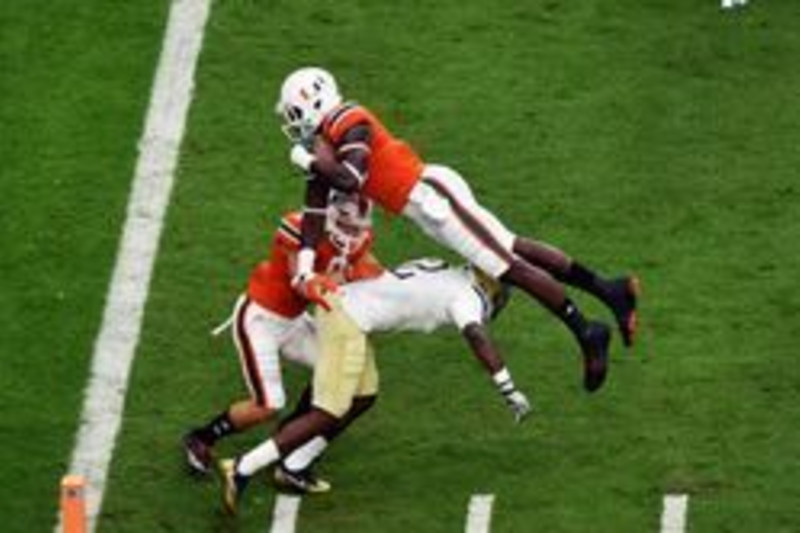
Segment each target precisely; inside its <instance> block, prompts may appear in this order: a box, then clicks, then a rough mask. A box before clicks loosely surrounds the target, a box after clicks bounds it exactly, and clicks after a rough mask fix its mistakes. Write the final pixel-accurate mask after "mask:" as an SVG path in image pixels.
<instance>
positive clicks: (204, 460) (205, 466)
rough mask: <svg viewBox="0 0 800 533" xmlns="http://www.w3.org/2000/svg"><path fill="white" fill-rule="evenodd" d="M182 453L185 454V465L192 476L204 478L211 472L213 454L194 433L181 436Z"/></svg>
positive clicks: (209, 447)
mask: <svg viewBox="0 0 800 533" xmlns="http://www.w3.org/2000/svg"><path fill="white" fill-rule="evenodd" d="M183 451H184V453H185V454H186V465H187V466H188V467H189V470H190V471H191V472H192V473H193V474H197V475H200V476H206V475H208V474H209V472H211V463H212V462H213V460H214V454H213V453H212V452H211V446H209V445H208V444H206V443H205V442H203V441H202V440H201V439H200V438H199V437H198V436H197V435H196V434H195V432H194V431H190V432H189V433H187V434H186V435H184V436H183Z"/></svg>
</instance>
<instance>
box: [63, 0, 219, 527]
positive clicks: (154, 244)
mask: <svg viewBox="0 0 800 533" xmlns="http://www.w3.org/2000/svg"><path fill="white" fill-rule="evenodd" d="M209 10H210V0H174V1H173V2H172V5H171V6H170V12H169V21H168V23H167V29H166V33H165V36H164V43H163V45H162V49H161V57H160V58H159V62H158V67H157V70H156V76H155V80H154V83H153V89H152V94H151V96H150V106H149V109H148V113H147V118H146V122H145V126H144V133H143V135H142V138H141V140H140V142H139V159H138V161H137V164H136V171H135V175H134V179H133V185H132V189H131V196H130V199H129V200H128V208H127V218H126V220H125V227H124V228H123V233H122V240H121V241H120V245H119V249H118V250H117V259H116V264H115V266H114V273H113V274H112V278H111V284H110V286H109V289H108V294H107V295H106V305H105V309H104V311H103V321H102V324H101V326H100V332H99V333H98V335H97V338H96V339H95V344H94V353H93V355H92V368H91V375H90V377H89V383H88V385H87V388H86V391H85V393H84V394H85V396H84V404H83V412H82V414H81V419H80V427H79V428H78V434H77V437H76V444H75V449H74V450H73V455H72V462H71V463H70V466H69V473H71V474H79V475H83V476H85V478H86V511H87V517H88V522H89V523H88V527H89V531H94V529H95V527H96V522H97V515H98V513H99V511H100V507H101V505H102V501H103V490H104V488H105V483H106V474H107V471H108V465H109V463H110V461H111V454H112V451H113V448H114V440H115V438H116V435H117V432H118V430H119V427H120V418H121V416H122V413H123V407H124V403H125V391H126V389H127V386H128V375H129V373H130V367H131V362H132V360H133V356H134V353H135V351H136V345H137V343H138V340H139V330H140V329H141V323H142V314H143V310H144V305H145V301H146V300H147V292H148V289H149V285H150V276H151V274H152V271H153V263H154V261H155V257H156V252H157V251H158V241H159V237H160V235H161V228H162V225H163V218H164V213H165V211H166V209H167V205H168V204H169V197H170V192H171V190H172V183H173V181H174V171H175V167H176V164H177V159H178V150H179V148H180V144H181V139H182V138H183V131H184V128H185V125H186V114H187V111H188V109H189V102H190V101H191V98H192V90H193V87H194V72H195V66H196V64H197V57H198V55H199V52H200V47H201V44H202V41H203V31H204V28H205V23H206V20H207V18H208V14H209ZM60 529H61V524H60V521H59V525H58V526H57V531H60Z"/></svg>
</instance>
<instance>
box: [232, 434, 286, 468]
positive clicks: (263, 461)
mask: <svg viewBox="0 0 800 533" xmlns="http://www.w3.org/2000/svg"><path fill="white" fill-rule="evenodd" d="M280 456H281V454H280V453H279V452H278V447H277V446H276V445H275V441H274V440H272V439H269V440H268V441H266V442H263V443H261V444H259V445H258V446H256V447H255V448H253V449H252V450H250V451H249V452H247V453H246V454H244V455H243V456H242V458H241V459H239V465H238V467H237V468H236V471H237V472H238V473H239V474H243V475H245V476H252V475H253V474H255V473H256V472H258V471H259V470H261V469H262V468H264V467H265V466H269V465H270V464H272V463H274V462H275V461H277V460H278V459H279V458H280Z"/></svg>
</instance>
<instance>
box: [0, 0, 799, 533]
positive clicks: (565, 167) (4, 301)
mask: <svg viewBox="0 0 800 533" xmlns="http://www.w3.org/2000/svg"><path fill="white" fill-rule="evenodd" d="M106 4H107V3H105V2H101V1H99V0H83V1H82V2H80V3H76V2H66V1H51V2H43V1H27V2H21V1H11V2H6V3H4V5H3V7H1V8H0V29H1V30H2V31H0V128H2V130H0V131H1V132H2V141H3V142H2V143H0V161H2V162H3V164H2V167H0V168H1V169H2V170H0V187H2V189H1V192H2V194H0V221H1V223H0V244H2V250H3V252H2V254H0V274H1V275H0V291H1V294H2V297H0V317H2V350H1V353H0V364H2V371H0V391H1V392H0V405H2V413H3V416H2V417H1V418H0V438H1V439H2V446H0V464H2V465H3V466H2V467H1V468H0V513H2V516H3V520H4V524H3V527H2V529H3V530H4V531H9V532H23V531H25V532H27V531H44V530H48V529H52V526H53V524H54V519H55V515H56V508H57V494H58V481H59V478H60V476H61V475H62V474H64V473H65V470H66V468H67V465H68V462H69V458H70V453H71V449H72V446H73V444H74V434H75V430H76V428H77V424H78V417H79V412H80V407H81V400H82V390H83V387H84V385H85V382H86V374H87V369H88V365H89V363H90V361H89V359H90V356H91V350H92V344H93V342H94V337H95V335H96V333H97V330H98V327H99V322H100V316H101V312H102V307H103V303H104V298H105V291H106V289H107V286H108V282H109V277H110V272H111V268H112V265H113V260H114V254H115V251H116V246H117V243H118V238H119V233H120V228H121V224H122V221H123V219H124V209H125V203H126V201H127V194H128V190H129V186H130V180H131V176H132V174H133V167H134V163H135V160H136V156H137V151H136V143H137V140H138V137H139V135H140V134H141V127H142V123H143V117H144V115H145V111H146V106H147V101H148V97H149V91H150V84H151V82H152V78H153V71H154V68H155V62H156V59H157V55H158V50H159V47H160V44H161V38H162V31H163V26H164V21H165V17H166V13H167V7H168V4H167V3H166V2H159V3H155V4H154V3H147V2H144V3H143V2H132V3H124V5H123V4H119V5H115V6H114V7H113V8H111V7H109V6H107V5H106ZM150 4H153V5H150ZM798 57H800V4H797V3H794V2H788V1H784V2H778V1H773V2H767V1H766V0H764V1H759V0H752V5H751V6H750V8H749V9H747V10H746V11H744V12H740V13H727V14H722V13H720V12H719V9H718V6H717V4H716V3H715V2H714V1H708V2H698V1H694V0H692V1H690V0H672V1H666V0H653V1H651V2H636V1H633V0H619V1H616V2H603V1H600V0H586V1H584V2H566V1H558V0H536V1H532V2H525V3H519V2H510V1H501V2H491V1H488V0H481V1H474V2H468V3H467V2H457V1H454V0H442V1H438V2H424V1H413V2H397V3H389V2H366V1H358V2H338V3H334V2H305V1H294V2H288V1H282V0H280V1H279V0H276V1H271V2H264V1H256V0H218V1H217V2H216V3H215V5H214V7H213V10H212V14H211V19H210V20H209V23H208V26H207V28H206V36H205V44H204V49H203V53H202V56H201V59H200V63H199V67H198V75H197V88H196V92H195V98H194V101H193V103H192V108H191V113H190V117H189V123H188V125H187V133H186V137H185V138H184V142H183V147H182V152H181V159H180V168H179V171H178V176H177V183H176V187H175V189H174V191H173V195H172V203H171V206H170V209H169V212H168V218H167V220H166V228H165V232H164V234H163V236H162V242H161V249H160V254H159V257H158V261H157V264H156V270H155V274H154V278H153V283H152V286H151V288H150V296H149V300H148V305H147V310H146V316H145V321H144V325H143V330H142V337H141V339H140V345H139V349H138V353H137V359H136V361H135V365H134V368H133V374H132V376H131V382H130V388H129V391H128V397H127V404H126V414H125V417H124V421H123V427H122V431H121V434H120V437H119V440H118V441H117V448H116V452H115V455H114V460H113V463H112V466H111V471H110V478H109V485H108V490H107V493H106V499H105V504H104V507H103V512H102V515H101V518H100V522H99V530H100V531H103V532H128V531H130V532H152V531H178V532H183V531H242V532H244V531H264V530H266V529H267V528H268V524H269V517H270V514H271V511H272V500H273V496H274V494H275V491H274V489H273V488H272V487H271V486H270V485H269V484H268V483H266V482H264V483H263V484H262V483H257V484H256V485H255V486H253V487H251V488H250V489H249V490H248V492H247V494H246V497H245V500H244V502H243V509H242V515H241V516H240V517H238V519H237V520H236V521H232V520H231V519H229V518H227V517H225V516H223V515H222V513H221V511H220V505H219V501H218V487H217V484H216V483H214V482H207V483H204V482H198V481H197V480H194V479H191V478H189V477H187V475H186V474H185V472H184V469H183V463H182V456H181V455H180V453H179V447H178V445H179V439H180V436H181V434H182V433H183V432H184V431H185V430H186V429H187V428H188V427H189V426H191V425H195V424H197V423H199V422H203V421H205V419H206V418H207V417H208V416H210V415H212V414H215V413H217V412H218V411H219V410H221V409H222V408H223V407H224V406H225V405H227V403H228V402H229V401H231V400H233V399H235V398H237V397H238V396H240V395H242V394H243V393H244V386H243V384H242V383H241V379H240V373H239V368H238V363H237V361H236V358H235V355H234V350H233V347H232V345H231V343H230V342H229V340H228V339H227V338H222V339H212V338H211V337H210V335H209V331H210V329H211V328H212V327H213V326H215V325H216V324H217V323H218V322H220V321H221V320H222V319H224V318H225V317H226V316H227V314H228V313H229V311H230V306H231V304H232V303H233V301H234V300H235V298H236V296H237V294H238V292H239V291H240V290H241V289H242V287H243V284H244V283H245V281H246V277H247V274H248V272H249V269H250V268H251V266H252V265H253V264H255V263H256V262H257V261H258V260H259V259H260V258H261V257H262V255H263V254H264V253H265V250H266V245H267V239H268V238H269V237H270V235H271V232H272V231H273V229H274V227H275V224H276V222H277V220H278V217H279V216H280V215H281V214H282V213H283V212H284V211H285V210H287V209H291V208H294V207H296V206H297V205H298V204H299V202H300V197H301V192H302V182H301V180H298V179H296V177H295V176H294V173H293V171H292V169H291V168H290V166H289V163H288V158H287V151H288V150H287V148H288V146H287V143H286V142H285V140H284V138H283V137H282V135H281V133H280V131H279V128H278V126H279V123H278V121H277V119H276V117H274V116H273V115H272V113H271V111H272V105H273V103H274V100H275V98H276V96H277V91H278V87H279V86H280V83H281V81H282V79H283V77H284V76H285V75H286V74H287V73H288V72H289V71H291V70H292V69H293V68H296V67H297V66H300V65H303V64H307V63H315V64H320V65H323V66H325V67H327V68H329V69H330V70H331V71H332V72H333V73H334V74H335V75H337V77H338V79H339V82H340V85H341V86H342V88H343V90H344V92H345V94H346V95H347V96H349V97H352V98H355V99H357V100H359V101H361V102H362V103H364V104H366V105H368V106H370V107H372V108H374V109H375V110H376V111H378V112H379V113H380V114H381V115H382V116H383V117H384V119H385V121H386V122H387V123H388V124H389V125H391V126H393V127H394V129H395V130H396V131H397V132H398V133H400V134H401V135H402V136H404V137H405V138H406V139H408V140H409V141H411V142H412V143H413V144H414V145H415V146H417V147H418V148H419V149H420V150H421V151H422V153H423V154H424V155H425V156H426V159H428V160H429V161H432V162H442V163H445V164H448V165H450V166H453V167H454V168H456V169H458V170H459V171H460V172H461V173H462V174H464V176H466V177H467V179H468V180H469V181H470V183H471V184H472V186H473V188H474V190H475V191H476V193H477V194H478V196H479V198H481V200H482V201H483V203H484V204H486V205H487V206H488V207H490V208H491V209H492V210H494V211H495V212H496V213H498V214H499V215H500V216H501V217H502V218H503V219H504V220H505V221H507V222H508V224H509V225H510V226H512V227H513V228H515V229H516V230H517V231H519V232H520V233H524V234H530V235H533V236H536V237H537V238H541V239H544V240H546V241H550V242H552V243H554V244H557V245H559V246H560V247H562V248H564V249H565V250H566V251H568V252H569V253H571V254H573V255H574V256H575V257H577V258H579V259H580V260H582V261H583V262H586V263H588V264H590V265H594V266H596V267H597V268H598V269H600V270H601V271H603V272H605V273H609V274H614V273H617V272H620V271H625V270H633V271H635V272H637V273H638V274H639V275H640V276H641V278H642V280H643V283H644V288H645V295H644V300H643V302H642V313H641V322H642V329H641V335H640V338H639V344H638V345H637V347H636V349H635V350H633V351H631V352H630V353H626V352H625V351H624V350H623V349H622V348H621V344H620V343H619V341H618V340H617V341H616V342H615V344H614V353H613V361H612V363H613V365H612V369H611V373H610V375H609V381H608V383H607V386H606V387H605V388H604V389H603V390H602V391H601V392H599V393H598V394H596V395H594V396H588V395H586V394H585V393H584V392H583V391H582V390H581V388H580V378H581V374H580V361H579V358H578V355H577V351H576V349H575V347H574V346H573V343H572V341H571V339H570V337H569V335H568V334H567V333H566V331H565V330H564V329H563V327H562V326H561V325H560V324H558V323H557V321H555V320H554V319H552V318H551V317H550V316H549V315H548V314H547V313H545V312H544V311H543V310H541V309H540V308H539V307H537V306H535V305H532V304H531V303H530V302H529V301H527V300H526V299H525V298H524V297H522V296H521V295H520V296H517V297H516V298H515V299H514V301H513V302H512V305H511V306H510V308H509V310H507V311H506V313H505V314H504V315H503V316H502V317H501V319H500V320H499V322H498V323H497V324H496V327H495V329H494V333H495V337H496V339H497V340H498V342H499V344H500V346H501V347H503V349H504V355H505V356H506V359H507V361H508V363H509V365H510V367H511V369H512V371H513V373H514V376H515V379H516V381H517V384H518V385H519V386H520V388H522V389H524V390H525V391H526V392H527V393H528V394H529V396H530V398H531V399H532V400H533V402H534V404H535V413H534V415H533V416H532V417H531V418H530V419H529V420H528V421H526V422H525V423H524V424H523V425H520V426H515V425H513V423H512V421H511V417H510V416H509V415H508V413H507V412H506V410H505V408H504V406H503V404H502V402H501V401H500V400H499V399H498V397H497V395H496V393H495V391H494V390H493V388H492V386H491V385H490V384H489V383H488V381H487V379H486V378H485V377H484V375H483V374H482V372H481V371H480V370H479V368H478V366H477V365H476V363H474V362H473V361H472V360H471V358H470V356H469V355H468V353H467V351H466V349H465V346H463V344H462V342H461V340H460V339H459V337H458V336H457V335H456V334H454V333H452V332H451V333H441V334H436V335H433V336H420V335H398V336H391V337H384V338H382V339H380V340H379V342H378V351H379V364H380V367H381V378H382V397H381V400H380V401H379V402H378V405H377V407H376V408H375V409H374V411H373V412H372V413H370V414H369V415H368V416H367V417H365V418H364V419H363V421H361V422H360V423H359V424H357V425H356V426H354V427H353V429H352V431H351V432H350V433H349V434H347V435H345V436H344V437H343V438H342V439H341V440H340V441H339V442H338V443H337V445H336V446H335V447H334V448H333V449H332V450H331V453H330V454H329V456H328V458H327V461H326V462H325V463H323V464H322V465H321V472H323V473H324V474H325V476H327V477H328V478H330V479H331V480H332V481H333V483H334V485H335V486H334V492H333V493H331V494H330V495H326V496H323V497H319V498H311V497H308V498H305V499H304V501H303V504H302V507H301V511H300V520H299V524H298V528H299V531H301V532H310V531H313V532H334V531H337V532H338V531H352V532H376V531H380V532H395V531H396V532H407V531H421V532H439V531H441V532H444V531H454V530H455V531H458V530H463V527H464V519H465V513H466V506H467V502H468V500H469V498H470V496H471V495H472V494H475V493H493V494H495V495H496V498H497V500H496V503H495V509H494V516H493V523H492V526H493V528H492V531H496V532H527V531H553V532H576V533H583V532H590V531H591V532H604V531H607V532H641V531H657V530H658V520H659V514H660V511H661V499H662V497H663V495H664V494H665V493H667V492H670V491H679V492H686V493H688V494H689V495H690V502H689V515H688V520H689V530H690V531H692V532H742V531H763V532H770V533H772V532H787V533H788V532H794V531H798V530H800V515H798V512H797V510H798V508H800V505H798V502H800V485H798V483H797V479H798V478H800V454H798V450H800V408H798V405H800V365H798V364H797V363H796V358H797V348H796V346H795V344H796V343H795V342H793V341H792V340H791V339H792V337H791V336H792V335H793V334H795V330H796V328H797V325H798V324H800V289H798V284H797V281H796V280H797V272H798V271H800V251H798V246H797V242H799V241H800V219H798V213H800V186H799V185H798V184H797V181H796V180H797V177H796V175H797V173H798V169H800V148H798V142H797V139H798V138H800V92H799V91H798V87H800V69H798V68H797V65H798V62H797V58H798ZM376 228H377V231H378V235H379V242H378V251H379V253H380V255H381V257H382V258H383V259H384V261H385V262H387V263H393V262H398V261H400V260H403V259H406V258H409V257H411V256H421V255H431V254H439V255H444V256H446V257H452V256H451V255H449V254H444V253H443V252H442V251H441V250H439V249H438V247H437V246H435V245H434V244H433V243H431V242H429V241H428V240H427V239H426V238H425V237H424V236H423V235H421V234H420V233H419V232H418V231H417V230H416V229H415V228H412V227H411V226H410V225H409V224H406V223H405V222H403V221H401V220H395V219H393V220H389V219H388V218H386V217H383V216H378V217H377V219H376ZM575 297H576V298H577V299H578V300H579V302H580V303H581V304H582V305H583V306H584V307H585V308H586V309H587V310H589V311H590V312H591V313H592V314H595V315H602V316H605V317H606V318H610V317H607V316H606V315H605V314H603V313H604V311H603V309H602V308H601V307H600V306H599V305H598V304H596V302H594V301H592V300H590V299H588V298H587V297H585V296H583V295H577V294H576V295H575ZM286 371H287V380H288V385H289V387H288V388H289V390H290V392H294V393H296V392H298V390H299V386H300V385H301V384H302V382H303V381H304V379H305V376H304V374H303V373H302V372H300V371H298V370H297V369H294V368H291V367H287V369H286ZM269 429H270V428H265V429H264V430H261V431H254V432H252V433H249V434H245V435H241V436H237V437H236V438H233V439H231V440H230V441H227V442H225V443H224V444H223V445H222V447H221V450H222V451H223V452H224V453H235V452H238V451H241V450H244V449H245V448H247V447H249V446H250V445H253V444H255V443H257V442H259V441H260V440H261V439H262V438H263V437H264V436H265V435H267V434H268V431H269Z"/></svg>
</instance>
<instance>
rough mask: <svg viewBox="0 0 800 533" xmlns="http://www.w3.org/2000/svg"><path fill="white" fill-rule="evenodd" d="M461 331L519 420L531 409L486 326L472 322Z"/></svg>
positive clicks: (515, 417)
mask: <svg viewBox="0 0 800 533" xmlns="http://www.w3.org/2000/svg"><path fill="white" fill-rule="evenodd" d="M461 333H462V335H463V336H464V338H465V339H466V341H467V344H469V346H470V348H471V349H472V353H473V354H474V355H475V357H476V358H477V359H478V361H480V362H481V364H482V365H483V367H484V368H485V369H486V371H487V372H488V373H489V375H491V376H492V381H493V382H494V384H495V386H497V390H498V391H499V392H500V394H502V395H503V398H504V399H505V401H506V405H508V408H509V409H510V410H511V413H512V414H513V415H514V420H515V421H516V422H521V421H522V419H523V418H525V416H527V415H528V413H529V412H530V410H531V405H530V402H529V401H528V398H526V397H525V395H524V394H523V393H522V392H520V391H519V390H517V387H516V385H514V380H513V379H511V373H510V372H509V371H508V368H506V365H505V363H504V362H503V359H502V357H500V354H499V353H498V351H497V349H496V348H495V345H494V343H493V342H492V340H491V338H490V337H489V333H488V332H487V331H486V327H485V326H484V325H483V324H480V323H478V322H473V323H471V324H468V325H467V326H465V327H464V329H462V330H461Z"/></svg>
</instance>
